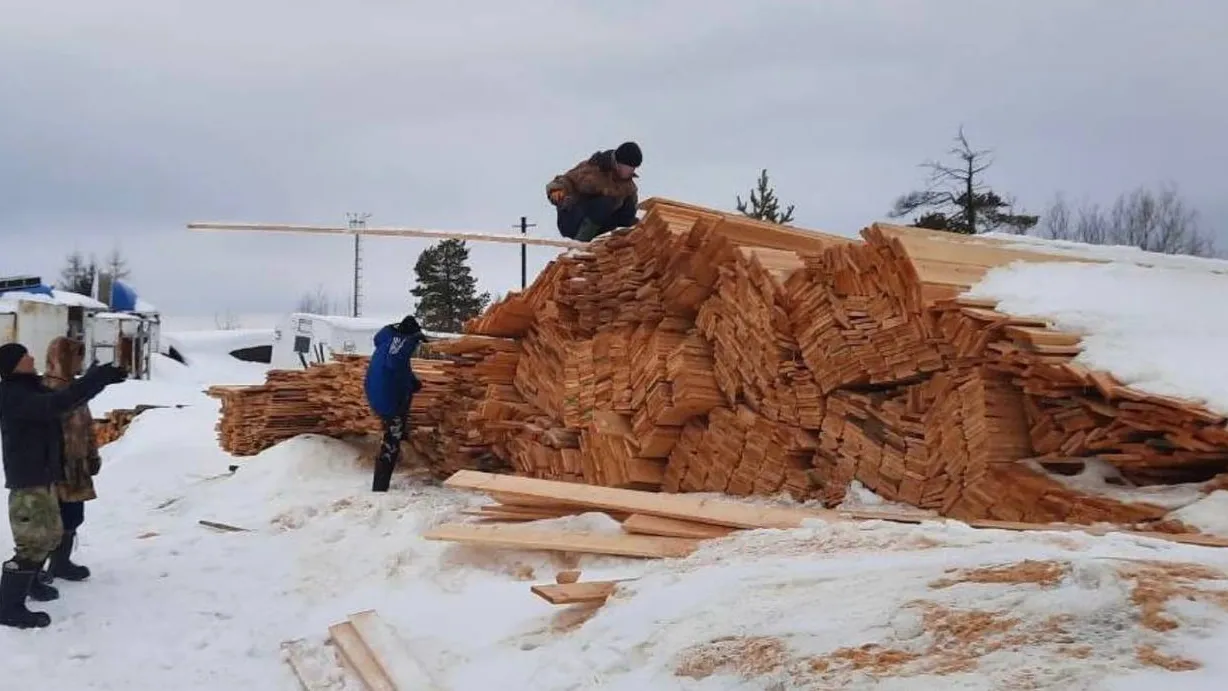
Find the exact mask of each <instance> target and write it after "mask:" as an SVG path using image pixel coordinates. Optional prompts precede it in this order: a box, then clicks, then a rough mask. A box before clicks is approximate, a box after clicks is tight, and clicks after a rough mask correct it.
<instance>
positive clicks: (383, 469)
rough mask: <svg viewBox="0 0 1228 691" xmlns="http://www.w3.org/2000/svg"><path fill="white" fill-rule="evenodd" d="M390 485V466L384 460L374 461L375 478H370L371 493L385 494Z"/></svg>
mask: <svg viewBox="0 0 1228 691" xmlns="http://www.w3.org/2000/svg"><path fill="white" fill-rule="evenodd" d="M390 484H392V464H391V463H389V462H388V461H386V460H385V459H382V458H380V459H376V461H375V476H374V477H373V478H371V491H372V492H387V491H388V486H389V485H390Z"/></svg>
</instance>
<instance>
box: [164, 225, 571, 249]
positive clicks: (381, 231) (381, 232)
mask: <svg viewBox="0 0 1228 691" xmlns="http://www.w3.org/2000/svg"><path fill="white" fill-rule="evenodd" d="M188 230H202V231H259V232H274V233H316V234H319V235H355V234H357V235H376V236H383V237H398V238H435V239H439V240H472V241H474V242H502V243H506V244H509V245H538V246H542V247H562V248H565V249H582V248H584V247H587V246H588V243H586V242H577V241H575V240H567V239H565V238H534V237H528V236H526V235H508V234H505V233H504V234H500V233H480V232H476V231H468V230H429V229H426V228H393V227H384V228H381V227H370V228H349V227H345V226H311V225H292V224H287V223H213V222H203V221H201V222H193V223H189V224H188Z"/></svg>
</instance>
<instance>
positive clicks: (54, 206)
mask: <svg viewBox="0 0 1228 691" xmlns="http://www.w3.org/2000/svg"><path fill="white" fill-rule="evenodd" d="M0 17H2V19H0V275H12V274H19V273H38V274H41V275H43V276H44V277H47V278H48V279H51V278H53V277H54V276H56V275H57V274H58V272H59V269H60V266H61V263H62V258H63V256H64V254H65V253H67V252H69V251H71V250H73V249H80V250H82V251H85V252H95V253H98V254H100V255H101V254H105V253H106V252H107V251H109V250H110V249H111V248H112V247H113V246H115V245H117V244H118V246H119V247H120V248H121V249H122V251H123V252H124V253H125V254H126V255H127V256H128V257H129V261H130V263H131V268H132V271H133V276H132V280H133V282H134V283H135V285H136V287H137V288H138V290H139V292H140V293H141V294H142V296H143V297H145V298H147V299H148V300H150V301H151V302H153V303H155V304H157V305H158V306H159V307H161V308H162V310H163V311H164V312H166V313H169V314H173V315H178V316H189V315H190V316H200V317H210V316H211V315H214V314H215V313H221V312H226V311H229V312H236V313H270V312H279V311H285V310H289V309H292V308H293V306H294V304H295V303H296V302H297V299H298V297H299V296H300V295H302V294H303V293H304V292H306V291H310V290H313V289H315V288H316V287H317V286H318V285H322V286H323V287H324V288H325V289H326V290H327V291H329V292H330V293H331V294H332V295H333V296H334V297H336V298H337V299H339V300H345V299H347V298H348V295H349V292H350V288H349V286H350V276H351V269H352V257H351V252H352V249H351V244H350V241H348V240H346V239H343V238H321V237H315V236H309V235H283V234H276V235H263V236H257V235H254V234H217V233H194V232H189V231H187V230H186V229H185V227H184V226H185V224H186V223H187V222H189V221H193V220H217V221H267V222H301V223H322V224H342V223H343V222H344V218H345V212H347V211H366V212H370V213H371V214H372V216H371V219H370V221H369V222H370V223H372V224H374V225H401V226H414V227H430V228H441V229H458V230H459V229H469V230H485V231H497V232H503V231H507V232H511V230H512V228H511V226H512V224H514V223H515V222H517V220H518V219H519V217H520V216H521V215H526V216H528V217H529V219H530V221H533V222H536V223H538V226H537V227H536V228H534V229H532V230H531V232H532V233H533V234H537V235H543V236H554V237H557V231H556V230H555V228H554V217H553V213H552V209H551V207H550V206H549V205H548V203H547V202H546V199H545V194H544V189H543V188H544V185H545V183H546V182H547V181H548V180H549V178H550V177H551V176H552V175H554V174H555V173H558V172H561V171H563V170H565V169H566V168H568V167H570V166H571V165H572V164H574V163H575V162H576V161H577V160H579V159H580V158H583V157H586V156H587V155H589V154H590V153H592V152H593V151H594V150H596V149H598V148H609V147H612V146H616V145H617V144H618V143H620V142H622V141H624V140H626V139H634V140H636V141H638V142H639V143H640V144H641V146H642V147H643V150H644V156H645V162H644V166H643V168H642V169H641V176H642V177H641V180H640V184H641V193H642V195H643V196H653V195H659V196H666V197H673V198H678V199H682V200H685V201H689V202H693V203H699V204H706V205H711V206H716V207H720V208H732V206H733V203H734V197H735V195H737V194H739V193H740V194H742V195H744V196H745V194H746V191H747V189H749V187H750V186H751V185H752V184H753V182H754V179H755V177H756V175H757V174H758V171H759V169H760V168H761V167H766V168H768V170H769V173H770V174H771V176H772V178H773V180H774V181H775V182H776V185H777V190H778V192H779V194H780V195H781V197H782V198H784V200H785V201H786V202H793V203H796V204H797V220H796V223H797V224H798V225H800V226H803V227H810V228H816V229H824V230H829V231H835V232H855V231H856V230H857V229H859V228H860V227H862V226H863V225H865V224H866V223H868V222H870V221H873V220H881V219H883V218H884V217H885V215H886V212H887V211H888V210H889V209H890V206H891V202H892V200H893V199H894V197H895V196H897V195H898V194H899V193H901V192H905V191H907V190H908V189H910V188H912V187H914V186H916V185H918V184H920V183H923V181H924V172H923V171H922V170H920V169H919V168H918V164H919V163H920V162H922V161H923V160H925V159H927V158H932V157H938V156H941V155H942V154H943V152H944V151H946V150H947V148H948V147H949V145H950V143H951V138H952V136H953V135H954V134H955V132H956V130H957V129H958V127H959V126H960V125H961V124H962V125H964V126H965V128H966V132H967V134H968V136H969V138H970V139H971V140H972V143H973V144H974V145H975V146H977V147H984V148H992V149H994V152H995V159H996V164H995V166H994V167H993V168H992V169H991V170H990V171H989V175H988V178H987V181H988V182H989V183H990V184H992V185H993V186H995V187H997V188H999V189H1000V190H1001V191H1003V192H1006V193H1008V194H1011V195H1013V196H1015V197H1016V199H1017V200H1018V201H1019V202H1020V204H1021V206H1022V207H1024V208H1025V209H1027V210H1031V211H1039V210H1040V209H1041V208H1043V206H1044V205H1045V204H1046V203H1047V202H1048V201H1050V200H1051V199H1052V197H1053V195H1054V194H1055V193H1056V192H1058V191H1064V192H1065V193H1066V194H1067V195H1069V196H1071V197H1073V198H1075V199H1088V200H1093V201H1101V202H1111V201H1112V199H1113V198H1114V197H1115V196H1116V195H1117V194H1118V193H1120V192H1122V191H1125V190H1128V189H1130V188H1133V187H1136V186H1138V185H1155V184H1159V183H1162V182H1165V181H1170V182H1173V183H1176V184H1177V185H1178V186H1179V188H1180V190H1181V192H1182V194H1183V195H1184V196H1185V198H1186V199H1187V201H1189V202H1190V203H1191V204H1192V205H1193V206H1195V207H1197V208H1198V210H1199V211H1200V213H1201V217H1202V221H1203V223H1204V226H1207V227H1209V228H1213V229H1215V230H1216V231H1217V234H1218V235H1220V238H1221V239H1220V242H1221V245H1223V246H1228V192H1226V188H1228V167H1226V165H1225V161H1228V130H1226V129H1225V127H1224V117H1225V116H1224V114H1225V113H1226V112H1228V80H1226V79H1224V76H1223V67H1224V65H1228V47H1226V44H1225V43H1224V37H1225V36H1228V3H1225V2H1224V1H1223V0H1177V1H1174V2H1160V1H1159V0H1032V1H1030V2H1024V1H1022V0H996V1H993V2H987V1H986V0H926V1H924V2H922V1H916V0H824V1H822V2H819V1H818V0H810V1H809V2H787V1H783V0H781V1H775V0H756V1H755V2H732V1H728V0H693V1H692V0H670V1H668V2H667V1H666V0H654V1H653V2H649V1H648V0H618V1H617V2H603V3H597V2H574V1H573V2H564V1H563V0H524V1H522V2H506V1H504V2H497V1H494V0H471V1H468V2H464V3H461V2H457V3H455V4H448V3H443V2H421V1H413V0H330V1H325V0H245V1H243V2H238V1H234V0H210V1H209V2H199V1H195V0H194V1H188V0H144V1H141V2H138V1H136V0H108V1H107V2H98V1H97V0H0ZM425 244H426V243H425V242H424V241H419V240H407V239H372V240H368V241H367V243H366V263H365V284H364V286H365V287H364V290H365V294H366V309H365V311H366V312H368V313H389V312H393V313H395V312H400V311H403V310H406V309H408V308H409V306H410V298H409V295H408V289H409V286H410V282H411V281H412V272H411V267H412V265H413V262H414V260H415V258H416V256H417V253H418V252H419V251H421V250H422V249H423V247H425ZM518 252H519V251H518V249H517V248H516V247H515V246H506V245H484V246H475V247H474V248H473V250H472V254H471V259H472V264H473V266H474V269H475V272H476V274H477V276H478V279H479V281H480V283H481V285H482V287H483V288H484V289H486V290H490V291H492V292H495V293H500V292H503V291H506V290H508V289H513V288H516V287H518V286H519V263H518ZM552 255H553V253H552V252H551V251H549V250H546V249H530V267H529V270H530V272H531V273H534V272H536V271H537V270H539V269H540V268H541V267H542V266H544V265H545V263H546V262H547V261H548V260H549V258H550V257H551V256H552Z"/></svg>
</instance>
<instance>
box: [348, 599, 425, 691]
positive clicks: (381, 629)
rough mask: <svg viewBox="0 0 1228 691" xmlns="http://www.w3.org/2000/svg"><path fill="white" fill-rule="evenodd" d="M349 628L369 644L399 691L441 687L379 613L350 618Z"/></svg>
mask: <svg viewBox="0 0 1228 691" xmlns="http://www.w3.org/2000/svg"><path fill="white" fill-rule="evenodd" d="M349 624H350V625H351V626H353V628H354V630H355V631H357V632H358V635H359V636H360V637H361V638H362V640H363V642H364V643H366V646H367V648H368V649H369V650H370V651H371V654H372V656H373V657H374V658H375V660H376V662H377V663H378V664H379V666H380V669H382V670H383V672H384V674H385V675H386V676H387V678H388V679H389V680H390V681H391V683H392V688H393V689H395V691H429V690H437V689H440V688H441V687H440V686H438V685H437V684H436V683H435V680H434V679H432V677H431V675H430V674H428V673H427V671H426V669H425V668H424V667H423V666H422V665H421V663H419V661H417V660H415V659H414V657H413V655H412V654H411V653H410V651H409V647H408V646H407V645H406V644H405V641H404V640H403V639H402V638H401V636H400V635H399V634H398V633H397V631H396V630H395V629H393V628H392V627H391V626H389V625H388V623H387V622H385V621H384V620H383V619H381V618H380V616H379V614H378V613H377V612H376V611H375V610H370V609H369V610H364V611H362V612H358V613H356V614H351V615H350V616H349Z"/></svg>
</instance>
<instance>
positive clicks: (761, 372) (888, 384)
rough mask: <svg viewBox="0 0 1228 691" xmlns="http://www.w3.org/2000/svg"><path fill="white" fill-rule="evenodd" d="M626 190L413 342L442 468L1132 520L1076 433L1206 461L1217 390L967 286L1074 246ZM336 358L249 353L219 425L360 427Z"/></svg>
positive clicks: (1227, 442) (1216, 437)
mask: <svg viewBox="0 0 1228 691" xmlns="http://www.w3.org/2000/svg"><path fill="white" fill-rule="evenodd" d="M641 206H642V207H643V208H644V210H645V214H644V217H643V219H642V220H641V221H640V222H639V224H638V225H637V226H636V227H635V228H633V229H629V230H619V231H615V232H613V233H611V234H609V235H607V236H603V237H602V238H599V239H598V240H597V241H595V242H593V243H590V244H589V245H588V246H587V247H585V248H584V249H583V250H573V251H570V252H568V253H566V254H563V255H560V256H559V257H557V258H556V259H555V260H554V261H552V262H551V263H550V264H549V265H548V266H547V267H546V268H545V269H544V270H543V271H542V272H541V274H540V275H539V276H538V277H537V279H536V280H535V281H534V282H533V283H532V284H531V285H530V286H528V287H527V288H526V289H525V290H523V291H520V292H513V293H510V294H508V295H507V296H506V297H504V298H503V299H501V300H500V301H498V302H496V303H495V304H493V305H491V306H490V307H489V308H488V309H487V310H486V311H485V312H484V313H483V314H482V315H480V316H479V317H477V318H475V319H473V320H471V321H470V323H468V324H467V325H466V328H465V331H466V334H465V335H464V336H463V337H461V338H460V339H457V340H456V341H452V342H449V343H446V344H440V345H439V346H437V347H438V348H439V350H440V352H442V353H443V354H444V356H445V357H447V358H448V359H447V360H446V361H444V362H442V363H439V362H438V361H432V363H433V366H435V367H438V368H440V370H439V371H440V374H439V377H438V382H437V388H434V389H432V391H433V394H432V397H431V398H429V399H427V398H423V399H422V400H421V401H420V400H419V399H415V434H416V435H419V437H418V441H417V442H416V443H415V448H418V447H419V446H420V447H421V450H422V452H423V453H424V454H425V455H427V456H428V457H429V458H430V462H431V464H432V466H433V467H434V468H435V470H436V473H437V475H438V476H439V477H447V476H448V475H450V474H451V473H453V472H455V471H457V470H461V469H466V468H469V469H480V470H510V471H512V472H515V473H516V474H519V475H523V476H526V477H532V478H540V479H552V480H565V481H569V482H576V483H584V484H589V485H599V486H607V487H624V488H636V489H644V490H662V491H666V492H696V491H701V492H721V493H727V494H732V495H749V494H755V495H774V494H778V493H787V494H789V495H791V496H792V497H793V498H795V499H800V500H807V499H816V498H817V499H822V500H823V501H824V502H825V503H827V504H828V505H835V504H836V503H838V502H840V501H841V500H842V499H843V497H844V493H845V491H846V490H847V487H848V485H849V483H850V482H851V481H853V480H857V481H860V482H861V483H863V484H864V485H866V486H867V487H869V488H870V489H872V490H874V491H875V492H877V493H878V494H880V495H881V496H883V497H884V498H886V499H889V500H893V501H899V502H904V503H908V504H911V505H913V506H916V507H920V508H924V509H928V510H933V511H936V512H938V513H940V514H942V515H947V516H954V517H959V518H961V519H998V520H1006V521H1029V522H1048V521H1059V522H1076V523H1092V522H1099V521H1107V522H1113V523H1119V524H1135V523H1138V522H1140V521H1153V522H1157V523H1158V522H1159V521H1160V519H1162V518H1163V516H1164V514H1165V510H1164V509H1163V508H1162V507H1159V506H1155V505H1151V504H1147V503H1138V502H1123V501H1116V500H1113V499H1110V498H1108V497H1105V496H1099V495H1089V494H1086V493H1085V492H1082V491H1080V490H1077V489H1074V488H1072V487H1070V486H1068V485H1067V484H1065V483H1063V482H1062V478H1061V476H1062V475H1066V474H1070V473H1072V472H1076V471H1077V470H1078V469H1079V468H1081V466H1082V464H1083V463H1084V462H1085V461H1087V460H1089V459H1097V460H1100V461H1103V462H1107V463H1109V464H1112V465H1113V466H1115V467H1116V468H1117V469H1119V470H1120V471H1121V474H1122V477H1124V478H1125V479H1126V481H1127V482H1130V483H1134V484H1138V485H1150V484H1157V483H1174V482H1189V481H1202V480H1207V479H1210V478H1212V477H1214V476H1216V475H1218V474H1221V473H1226V472H1228V428H1226V426H1225V423H1226V422H1228V418H1226V417H1225V416H1224V415H1221V414H1219V413H1216V412H1213V411H1209V410H1207V409H1205V408H1204V407H1202V406H1200V405H1198V404H1195V403H1191V402H1188V401H1179V400H1175V399H1170V398H1165V397H1162V396H1155V395H1152V394H1147V393H1144V392H1141V391H1137V390H1133V389H1130V388H1129V387H1126V386H1123V385H1122V384H1121V383H1120V382H1118V381H1116V380H1114V379H1113V377H1112V376H1110V375H1109V374H1108V373H1104V372H1093V371H1088V370H1087V369H1086V368H1084V367H1082V366H1080V365H1079V364H1078V362H1077V361H1076V360H1075V358H1076V357H1077V356H1078V354H1079V353H1080V350H1081V348H1080V335H1079V334H1071V333H1063V332H1060V331H1058V330H1055V329H1054V328H1052V326H1051V325H1050V324H1048V323H1047V322H1045V321H1044V320H1040V319H1035V318H1031V317H1027V316H1021V315H1011V314H1007V313H1004V312H1001V311H999V310H997V309H996V308H997V305H996V304H995V303H993V302H992V301H985V300H976V299H970V298H968V297H966V296H965V294H966V293H967V292H968V290H969V289H970V288H971V287H972V286H974V285H975V284H977V283H978V282H979V281H980V280H981V278H982V277H983V276H984V275H985V273H986V272H988V271H989V270H990V269H992V268H994V267H999V266H1005V265H1008V264H1011V263H1014V262H1089V261H1093V260H1089V259H1087V258H1086V257H1081V256H1074V255H1071V254H1067V253H1060V252H1058V251H1057V250H1054V251H1052V252H1049V251H1046V252H1037V251H1033V250H1030V249H1020V248H1019V247H1017V246H1014V245H1011V244H1009V243H1007V242H1005V241H1002V240H996V239H992V238H984V237H967V236H958V235H954V234H951V233H941V232H936V231H927V230H921V229H916V228H904V227H899V226H892V225H886V224H874V225H871V226H870V227H868V228H866V229H864V230H863V231H862V233H861V236H860V237H843V236H836V235H827V234H822V233H815V232H810V231H804V230H800V229H796V228H790V227H786V226H780V225H776V224H770V223H765V222H761V221H757V220H754V219H749V218H746V217H743V216H741V215H735V214H726V213H721V212H717V211H713V210H711V209H705V208H701V207H695V206H691V205H687V204H682V203H678V202H673V201H668V200H662V199H650V200H647V201H645V202H644V203H643V204H642V205H641ZM359 362H360V360H355V361H353V362H349V363H342V365H341V366H340V367H338V368H336V369H334V370H331V375H330V376H324V375H322V374H316V375H295V376H293V377H288V376H287V375H278V376H279V377H280V379H281V383H275V382H273V381H272V375H271V380H270V383H269V384H267V385H266V386H265V387H257V388H256V389H253V390H250V392H245V393H244V394H243V398H244V400H242V401H235V402H233V403H231V404H230V407H229V408H228V409H227V412H226V414H224V415H223V422H222V423H221V424H220V426H219V430H220V431H219V433H220V434H221V436H222V437H223V439H224V442H223V443H224V445H226V446H227V448H245V449H249V450H250V449H255V448H257V447H258V446H260V445H261V444H268V443H271V440H274V439H277V438H284V436H285V435H287V434H290V433H291V432H292V431H293V430H295V429H299V430H304V429H308V428H310V429H311V430H312V431H319V430H321V429H326V430H334V429H338V430H339V429H353V428H354V427H356V426H362V425H367V426H368V427H369V426H370V425H372V424H373V421H372V419H371V418H370V416H368V415H366V414H365V413H361V412H357V411H356V410H355V407H354V406H353V404H352V403H351V402H350V399H351V398H352V399H354V400H361V396H360V393H361V366H360V365H359V364H358V363H359ZM420 366H425V365H419V364H417V363H416V364H415V369H418V368H419V367H420ZM309 372H310V370H309ZM313 376H314V378H312V377H313ZM325 382H327V384H326V383H325ZM428 386H434V385H428ZM296 387H297V388H296ZM347 392H348V393H347ZM427 400H430V401H431V404H430V405H428V404H426V402H425V401H427ZM242 406H246V407H248V408H249V409H251V410H252V411H255V413H252V412H247V411H245V410H243V409H242ZM295 407H297V409H299V410H301V411H303V412H302V413H301V414H299V415H298V416H297V417H294V416H288V415H287V414H286V412H285V411H287V410H289V409H290V408H295ZM252 415H254V416H255V417H254V418H252V419H250V420H249V419H245V418H249V417H251V416H252ZM418 425H422V426H423V427H422V429H419V428H418V427H417V426H418ZM330 433H331V432H330Z"/></svg>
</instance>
